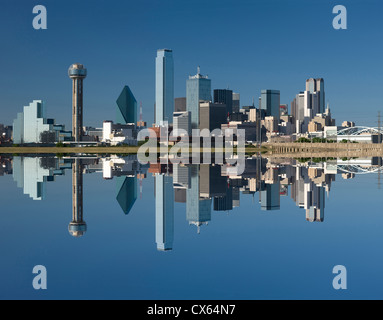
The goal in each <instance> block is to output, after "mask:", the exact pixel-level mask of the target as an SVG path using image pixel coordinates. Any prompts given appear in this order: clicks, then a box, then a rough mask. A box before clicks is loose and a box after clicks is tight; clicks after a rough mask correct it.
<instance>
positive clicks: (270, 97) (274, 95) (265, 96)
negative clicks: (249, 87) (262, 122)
mask: <svg viewBox="0 0 383 320" xmlns="http://www.w3.org/2000/svg"><path fill="white" fill-rule="evenodd" d="M279 107H280V91H279V90H262V91H261V109H263V110H265V111H266V116H267V117H269V116H272V117H276V118H277V119H279Z"/></svg>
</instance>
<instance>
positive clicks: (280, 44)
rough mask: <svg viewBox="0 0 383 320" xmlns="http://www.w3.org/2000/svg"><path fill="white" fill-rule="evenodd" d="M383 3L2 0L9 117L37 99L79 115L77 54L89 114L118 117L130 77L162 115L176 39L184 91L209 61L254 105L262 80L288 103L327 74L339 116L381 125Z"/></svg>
mask: <svg viewBox="0 0 383 320" xmlns="http://www.w3.org/2000/svg"><path fill="white" fill-rule="evenodd" d="M37 4H42V5H45V6H46V8H47V10H48V30H40V31H36V30H34V29H33V28H32V20H33V17H34V16H33V14H32V9H33V7H34V6H35V5H37ZM337 4H342V5H345V6H346V8H347V10H348V29H347V30H334V29H333V27H332V20H333V18H334V16H335V15H334V14H332V8H333V7H334V6H335V5H337ZM382 15H383V4H382V2H381V1H378V0H376V1H372V0H371V1H368V0H367V1H366V0H364V1H361V0H359V1H355V0H354V1H352V0H348V1H347V0H343V1H341V2H339V1H327V0H304V1H303V0H292V1H285V0H272V1H270V0H268V1H266V0H265V1H263V0H257V1H254V0H252V1H234V0H220V1H215V0H210V1H207V0H205V1H202V0H193V1H180V0H178V1H175V0H163V1H153V0H152V1H148V0H140V1H121V0H109V1H103V0H93V1H74V0H67V1H54V0H46V1H40V0H39V1H37V0H34V1H32V0H18V1H13V0H4V1H2V5H1V8H0V39H1V54H0V70H1V73H0V88H1V90H0V110H1V117H0V123H6V124H11V123H12V121H13V119H14V118H15V117H16V113H17V112H20V111H21V110H22V107H23V106H24V105H26V104H28V103H29V102H30V101H31V100H33V99H43V100H45V101H46V102H47V115H48V117H51V118H55V119H56V122H58V123H64V124H66V125H68V126H70V124H71V82H70V79H69V78H68V76H67V69H68V67H69V65H70V64H71V63H74V62H80V63H83V64H84V65H85V66H86V67H87V68H88V77H87V79H86V80H85V88H84V90H85V98H84V104H85V106H84V108H85V109H84V124H86V125H93V126H101V124H102V121H103V120H106V119H110V120H115V106H116V103H115V101H116V99H117V97H118V95H119V93H120V91H121V90H122V88H123V86H124V85H129V86H130V88H131V89H132V91H133V93H134V94H135V97H136V99H137V101H142V103H143V109H144V120H146V121H148V123H149V124H151V123H152V121H153V105H154V86H155V82H154V67H155V55H156V50H157V49H159V48H171V49H173V52H174V62H175V96H176V97H178V96H185V91H186V89H185V80H186V78H187V77H188V75H189V74H195V72H196V68H197V66H198V65H200V66H201V72H202V73H203V74H208V75H209V77H210V78H211V79H212V87H213V88H226V87H228V86H229V87H230V89H233V90H234V91H236V92H239V93H240V94H241V104H242V105H248V104H251V102H252V98H253V97H255V99H257V98H258V96H259V95H260V91H261V89H279V90H280V91H281V102H282V103H288V104H289V105H290V103H291V100H292V99H293V98H294V96H295V95H296V94H297V93H298V92H299V91H302V90H304V86H305V80H306V78H309V77H323V78H324V79H325V88H326V100H328V101H329V102H330V106H331V109H332V113H333V114H334V116H335V117H336V119H337V124H340V123H341V121H343V120H346V119H347V120H354V121H356V122H357V124H365V125H376V121H377V112H378V110H382V111H383V101H382V98H383V97H382V92H383V91H382V89H381V88H382V83H383V75H382V72H381V70H382V65H383V63H382V58H381V57H382V53H383V52H382V51H383V45H382V43H383V41H382V38H381V34H382V31H383V19H382Z"/></svg>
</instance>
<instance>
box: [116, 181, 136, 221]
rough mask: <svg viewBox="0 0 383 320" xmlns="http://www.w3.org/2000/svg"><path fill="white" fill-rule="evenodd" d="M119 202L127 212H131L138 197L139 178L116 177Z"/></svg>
mask: <svg viewBox="0 0 383 320" xmlns="http://www.w3.org/2000/svg"><path fill="white" fill-rule="evenodd" d="M116 185H117V197H116V199H117V202H118V204H119V205H120V207H121V209H122V211H123V212H124V213H125V214H129V212H130V210H131V209H132V207H133V205H134V203H135V202H136V199H137V178H136V176H134V177H126V176H121V177H116Z"/></svg>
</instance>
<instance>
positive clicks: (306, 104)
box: [291, 90, 322, 133]
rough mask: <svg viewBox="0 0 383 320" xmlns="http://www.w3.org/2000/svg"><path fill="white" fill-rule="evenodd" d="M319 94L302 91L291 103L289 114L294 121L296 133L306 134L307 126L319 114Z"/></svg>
mask: <svg viewBox="0 0 383 320" xmlns="http://www.w3.org/2000/svg"><path fill="white" fill-rule="evenodd" d="M319 105H320V93H319V92H313V93H311V92H310V91H307V90H306V91H304V92H301V93H299V94H297V95H296V97H295V99H294V100H293V101H292V102H291V114H292V116H293V120H294V121H295V127H296V133H303V132H307V130H308V124H309V122H310V120H311V119H313V118H314V117H315V116H316V115H317V114H318V113H322V112H320V106H319Z"/></svg>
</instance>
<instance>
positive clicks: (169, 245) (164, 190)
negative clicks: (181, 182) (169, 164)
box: [155, 174, 174, 251]
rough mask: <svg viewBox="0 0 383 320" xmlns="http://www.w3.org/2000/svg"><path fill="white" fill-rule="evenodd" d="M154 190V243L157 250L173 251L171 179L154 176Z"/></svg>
mask: <svg viewBox="0 0 383 320" xmlns="http://www.w3.org/2000/svg"><path fill="white" fill-rule="evenodd" d="M155 188H156V243H157V249H158V250H160V251H167V250H172V249H173V238H174V190H173V177H172V176H167V175H163V174H157V175H156V176H155Z"/></svg>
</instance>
